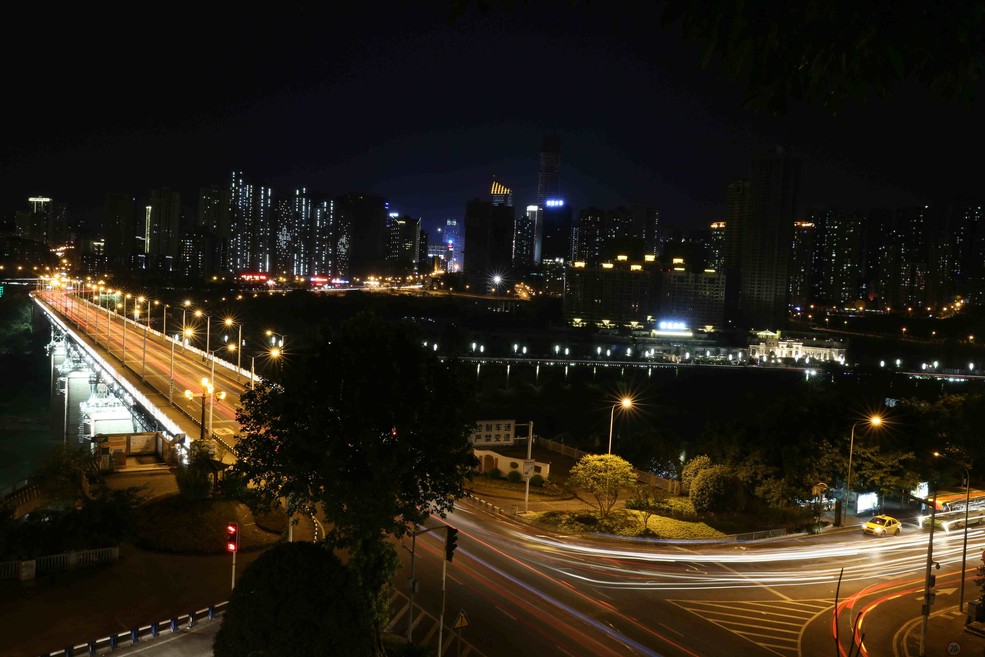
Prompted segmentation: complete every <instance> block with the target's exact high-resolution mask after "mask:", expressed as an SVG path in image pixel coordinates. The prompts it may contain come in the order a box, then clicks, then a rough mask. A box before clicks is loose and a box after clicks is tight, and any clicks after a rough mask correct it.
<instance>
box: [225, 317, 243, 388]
mask: <svg viewBox="0 0 985 657" xmlns="http://www.w3.org/2000/svg"><path fill="white" fill-rule="evenodd" d="M224 323H225V325H226V327H227V328H228V327H230V326H232V325H233V324H234V323H235V322H234V321H233V318H232V317H227V318H226V320H225V322H224ZM237 327H238V328H239V337H238V338H237V340H236V380H237V381H239V372H240V369H241V364H242V355H243V349H242V347H243V325H242V324H237Z"/></svg>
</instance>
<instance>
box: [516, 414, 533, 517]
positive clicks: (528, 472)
mask: <svg viewBox="0 0 985 657" xmlns="http://www.w3.org/2000/svg"><path fill="white" fill-rule="evenodd" d="M516 426H518V427H523V426H526V427H527V460H526V461H525V462H524V464H523V478H524V479H526V480H527V488H526V491H525V492H524V494H523V512H524V513H527V512H528V511H530V478H531V477H532V476H533V474H534V472H533V469H534V463H533V461H534V460H533V446H534V421H533V420H530V422H526V423H520V424H517V425H516Z"/></svg>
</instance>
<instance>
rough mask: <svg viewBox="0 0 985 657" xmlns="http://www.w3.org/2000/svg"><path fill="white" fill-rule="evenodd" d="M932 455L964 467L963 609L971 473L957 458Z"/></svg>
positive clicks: (960, 598) (935, 453)
mask: <svg viewBox="0 0 985 657" xmlns="http://www.w3.org/2000/svg"><path fill="white" fill-rule="evenodd" d="M934 456H936V457H938V458H942V459H947V460H948V461H951V462H952V463H957V464H958V465H960V466H961V467H962V468H964V545H963V547H962V548H961V593H960V595H959V598H958V601H959V602H958V611H961V612H963V611H964V581H965V579H966V577H965V572H964V569H965V566H966V565H967V563H968V508H969V507H970V506H971V475H970V473H969V472H968V466H966V465H965V464H964V463H962V462H961V461H958V460H957V459H952V458H951V457H950V456H945V455H943V454H941V453H940V452H934Z"/></svg>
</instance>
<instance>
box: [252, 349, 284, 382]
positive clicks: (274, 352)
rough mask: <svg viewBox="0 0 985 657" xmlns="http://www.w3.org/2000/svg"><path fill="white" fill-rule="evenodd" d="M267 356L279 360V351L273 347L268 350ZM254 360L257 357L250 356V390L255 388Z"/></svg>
mask: <svg viewBox="0 0 985 657" xmlns="http://www.w3.org/2000/svg"><path fill="white" fill-rule="evenodd" d="M267 355H268V356H269V357H270V358H279V357H280V349H278V348H277V347H273V348H271V349H270V351H268V352H267ZM256 359H257V357H256V355H255V354H251V355H250V390H253V389H255V388H256Z"/></svg>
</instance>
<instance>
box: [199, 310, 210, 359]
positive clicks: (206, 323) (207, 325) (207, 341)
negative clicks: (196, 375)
mask: <svg viewBox="0 0 985 657" xmlns="http://www.w3.org/2000/svg"><path fill="white" fill-rule="evenodd" d="M202 315H205V313H203V312H202V311H201V310H196V311H195V317H201V316H202ZM205 320H206V321H205V352H206V353H208V352H209V339H210V337H211V333H212V315H205ZM203 360H204V357H203Z"/></svg>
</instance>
